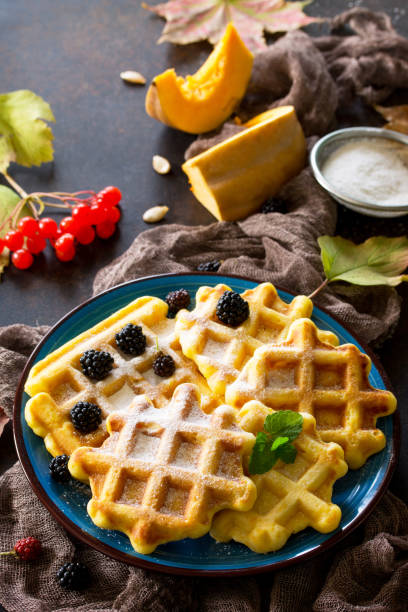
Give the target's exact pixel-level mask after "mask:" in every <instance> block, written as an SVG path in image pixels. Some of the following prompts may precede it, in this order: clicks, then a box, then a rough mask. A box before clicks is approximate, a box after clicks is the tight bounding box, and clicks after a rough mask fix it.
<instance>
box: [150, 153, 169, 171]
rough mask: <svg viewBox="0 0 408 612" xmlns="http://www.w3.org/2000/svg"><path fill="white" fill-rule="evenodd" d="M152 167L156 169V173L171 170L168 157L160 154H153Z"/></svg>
mask: <svg viewBox="0 0 408 612" xmlns="http://www.w3.org/2000/svg"><path fill="white" fill-rule="evenodd" d="M152 164H153V169H154V170H156V172H157V174H168V173H169V172H170V170H171V165H170V162H169V160H168V159H166V158H165V157H162V156H161V155H153V160H152Z"/></svg>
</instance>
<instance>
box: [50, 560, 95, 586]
mask: <svg viewBox="0 0 408 612" xmlns="http://www.w3.org/2000/svg"><path fill="white" fill-rule="evenodd" d="M57 580H58V582H59V583H60V585H61V586H62V587H64V588H66V589H72V590H74V591H76V590H79V589H83V588H85V587H86V586H88V584H89V582H90V580H91V575H90V573H89V569H88V568H87V566H86V565H84V564H83V563H78V562H74V563H64V565H63V566H62V567H60V568H59V570H58V572H57Z"/></svg>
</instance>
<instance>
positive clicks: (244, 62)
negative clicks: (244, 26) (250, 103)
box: [146, 23, 253, 134]
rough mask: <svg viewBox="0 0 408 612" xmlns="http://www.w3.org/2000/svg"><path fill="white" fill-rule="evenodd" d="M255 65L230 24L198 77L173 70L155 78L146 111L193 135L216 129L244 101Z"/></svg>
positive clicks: (197, 73)
mask: <svg viewBox="0 0 408 612" xmlns="http://www.w3.org/2000/svg"><path fill="white" fill-rule="evenodd" d="M252 62H253V55H252V53H251V52H250V51H249V50H248V49H247V48H246V46H245V45H244V43H243V42H242V40H241V38H240V37H239V35H238V32H237V31H236V29H235V27H234V26H233V25H232V24H231V23H230V24H228V26H227V28H226V30H225V34H224V36H223V37H222V39H221V40H220V41H219V43H218V44H217V45H216V47H215V48H214V50H213V52H212V53H211V55H210V56H209V57H208V59H207V61H206V62H205V63H204V64H203V65H202V66H201V68H200V69H199V70H198V71H197V72H196V73H195V74H193V75H192V76H187V77H186V78H185V79H183V77H180V76H177V74H176V72H175V70H174V68H170V69H169V70H166V71H165V72H163V73H162V74H159V75H158V76H157V77H155V78H154V79H153V82H152V84H151V85H150V87H149V90H148V92H147V95H146V112H147V114H148V115H150V116H151V117H153V118H154V119H158V120H159V121H162V122H163V123H165V124H166V125H169V126H171V127H174V128H177V129H179V130H183V131H184V132H189V133H190V134H201V133H202V132H208V131H209V130H213V129H215V128H216V127H218V126H219V125H221V123H223V121H225V120H226V119H227V118H228V117H229V116H230V115H231V113H232V111H233V110H234V108H235V107H236V106H237V104H238V103H239V101H240V100H241V99H242V98H243V96H244V94H245V91H246V88H247V85H248V81H249V78H250V76H251V69H252Z"/></svg>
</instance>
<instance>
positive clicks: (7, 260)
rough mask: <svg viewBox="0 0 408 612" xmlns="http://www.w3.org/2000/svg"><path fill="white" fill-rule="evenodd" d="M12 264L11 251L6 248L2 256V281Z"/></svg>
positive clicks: (0, 256)
mask: <svg viewBox="0 0 408 612" xmlns="http://www.w3.org/2000/svg"><path fill="white" fill-rule="evenodd" d="M9 263H10V251H9V250H8V249H6V248H4V249H3V251H2V252H1V255H0V280H1V277H2V275H3V272H4V268H6V267H7V266H8V265H9Z"/></svg>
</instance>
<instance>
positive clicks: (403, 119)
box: [374, 104, 408, 134]
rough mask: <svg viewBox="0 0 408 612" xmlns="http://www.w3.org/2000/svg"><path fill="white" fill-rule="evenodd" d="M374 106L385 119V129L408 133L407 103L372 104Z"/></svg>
mask: <svg viewBox="0 0 408 612" xmlns="http://www.w3.org/2000/svg"><path fill="white" fill-rule="evenodd" d="M374 108H375V110H376V111H377V113H380V115H382V116H383V117H384V119H385V120H386V121H387V123H386V124H385V125H384V127H385V129H387V130H395V131H396V132H402V133H403V134H408V104H402V105H401V106H374Z"/></svg>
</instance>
